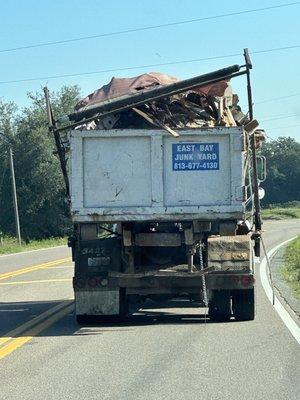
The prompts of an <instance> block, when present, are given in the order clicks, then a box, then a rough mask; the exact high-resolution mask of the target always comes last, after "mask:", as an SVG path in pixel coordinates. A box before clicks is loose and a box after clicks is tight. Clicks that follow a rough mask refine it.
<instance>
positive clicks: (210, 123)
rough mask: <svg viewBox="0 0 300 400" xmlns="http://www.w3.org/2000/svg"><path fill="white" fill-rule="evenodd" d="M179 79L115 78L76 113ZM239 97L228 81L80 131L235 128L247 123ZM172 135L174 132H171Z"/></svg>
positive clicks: (111, 117)
mask: <svg viewBox="0 0 300 400" xmlns="http://www.w3.org/2000/svg"><path fill="white" fill-rule="evenodd" d="M175 82H179V79H177V78H175V77H172V76H169V75H165V74H161V73H158V72H150V73H149V74H142V75H139V76H137V77H134V78H112V80H111V81H110V82H109V84H107V85H104V86H102V87H101V88H100V89H98V90H96V91H94V92H93V93H91V94H89V95H88V96H87V97H86V98H84V99H83V100H81V101H80V102H79V103H77V105H76V107H75V111H83V112H84V110H87V109H88V108H89V107H90V106H95V105H97V104H98V105H99V104H101V103H103V102H106V101H108V100H112V99H116V98H120V97H121V96H130V95H134V94H136V93H138V92H141V91H148V90H149V89H153V88H155V87H161V86H166V85H172V84H174V83H175ZM238 101H239V99H238V96H237V95H235V94H233V93H232V89H231V86H230V84H229V82H228V80H221V81H220V82H216V83H211V84H208V85H205V86H200V87H195V88H193V89H191V90H187V91H186V92H184V93H177V94H174V95H171V96H169V97H163V98H159V99H157V100H153V101H149V102H147V103H145V104H141V105H140V106H139V107H132V108H131V109H127V110H125V111H121V112H120V113H115V114H112V115H109V116H105V117H103V118H96V119H95V120H94V121H91V122H89V123H87V124H83V125H80V126H79V127H78V128H80V129H112V128H115V129H122V128H123V129H125V128H127V129H128V128H129V129H130V128H144V129H147V128H151V127H152V128H153V125H154V126H157V127H160V128H161V127H163V128H165V129H168V130H171V129H173V128H177V129H178V128H199V127H214V126H236V125H241V124H244V123H247V122H248V121H249V120H248V117H247V116H246V115H244V114H243V113H242V111H241V108H240V107H239V105H238ZM171 133H172V132H171Z"/></svg>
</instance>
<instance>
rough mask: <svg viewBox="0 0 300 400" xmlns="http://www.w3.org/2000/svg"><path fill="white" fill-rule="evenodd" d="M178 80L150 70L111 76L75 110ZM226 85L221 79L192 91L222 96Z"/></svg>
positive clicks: (81, 101) (79, 103)
mask: <svg viewBox="0 0 300 400" xmlns="http://www.w3.org/2000/svg"><path fill="white" fill-rule="evenodd" d="M178 81H179V79H178V78H175V77H173V76H170V75H165V74H161V73H159V72H150V73H148V74H142V75H139V76H136V77H133V78H115V77H113V78H112V79H111V81H110V82H109V83H108V84H107V85H104V86H102V87H101V88H100V89H97V90H95V91H94V92H93V93H91V94H89V95H88V96H87V97H85V98H84V99H82V100H80V101H79V102H78V103H77V104H76V106H75V110H79V109H80V108H82V107H85V106H87V105H89V106H90V105H92V104H97V103H101V102H102V101H105V100H108V99H112V98H115V97H120V96H123V95H129V94H133V93H136V92H137V91H140V90H147V89H152V88H153V87H154V86H158V85H161V86H164V85H169V84H171V83H175V82H178ZM227 87H228V83H227V82H226V81H221V82H218V83H214V84H210V85H207V86H203V87H201V88H198V89H197V88H194V89H193V90H192V91H193V92H197V93H200V94H204V95H206V96H223V95H224V92H225V90H226V88H227Z"/></svg>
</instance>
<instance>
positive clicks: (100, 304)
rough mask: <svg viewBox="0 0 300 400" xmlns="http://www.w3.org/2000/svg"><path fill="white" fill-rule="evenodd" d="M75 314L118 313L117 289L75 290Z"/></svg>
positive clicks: (118, 295) (118, 298)
mask: <svg viewBox="0 0 300 400" xmlns="http://www.w3.org/2000/svg"><path fill="white" fill-rule="evenodd" d="M75 307H76V315H85V314H86V315H118V314H119V312H120V291H119V290H103V291H100V290H90V291H85V290H83V291H75Z"/></svg>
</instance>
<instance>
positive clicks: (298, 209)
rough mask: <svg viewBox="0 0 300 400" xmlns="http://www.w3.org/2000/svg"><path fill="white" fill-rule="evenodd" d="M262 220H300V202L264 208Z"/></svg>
mask: <svg viewBox="0 0 300 400" xmlns="http://www.w3.org/2000/svg"><path fill="white" fill-rule="evenodd" d="M262 218H263V219H275V220H279V219H290V218H300V202H299V201H293V202H289V203H283V204H271V205H270V206H269V207H268V208H262Z"/></svg>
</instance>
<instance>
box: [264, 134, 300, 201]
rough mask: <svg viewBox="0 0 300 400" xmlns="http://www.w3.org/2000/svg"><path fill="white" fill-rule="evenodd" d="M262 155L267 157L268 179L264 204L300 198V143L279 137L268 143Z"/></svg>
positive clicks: (265, 183)
mask: <svg viewBox="0 0 300 400" xmlns="http://www.w3.org/2000/svg"><path fill="white" fill-rule="evenodd" d="M261 153H262V155H264V156H265V157H266V159H267V179H266V181H265V182H264V183H263V184H262V186H263V187H264V188H265V190H266V196H265V198H264V200H263V203H262V204H263V205H268V204H272V203H286V202H289V201H294V200H297V201H299V200H300V143H298V142H297V141H296V140H295V139H293V138H291V137H279V138H278V139H277V140H273V141H271V142H270V143H266V144H265V145H264V146H263V148H262V150H261Z"/></svg>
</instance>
